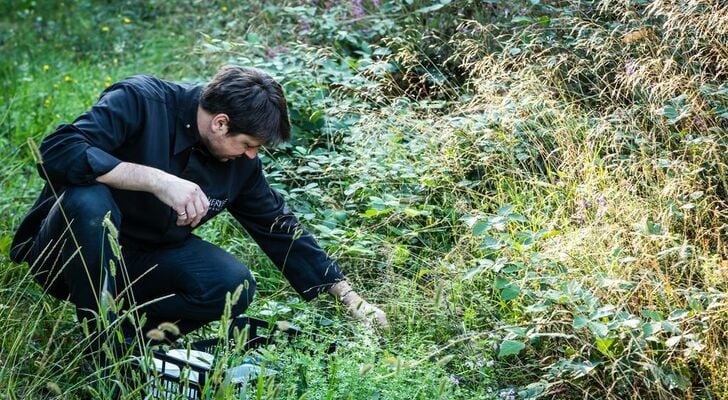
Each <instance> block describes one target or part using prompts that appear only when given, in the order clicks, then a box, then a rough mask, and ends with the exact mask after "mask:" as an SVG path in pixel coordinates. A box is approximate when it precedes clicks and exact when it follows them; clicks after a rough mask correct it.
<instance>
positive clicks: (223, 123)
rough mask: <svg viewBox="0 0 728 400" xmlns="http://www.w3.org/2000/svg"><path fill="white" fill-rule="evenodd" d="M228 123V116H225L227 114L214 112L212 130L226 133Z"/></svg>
mask: <svg viewBox="0 0 728 400" xmlns="http://www.w3.org/2000/svg"><path fill="white" fill-rule="evenodd" d="M229 123H230V118H229V117H228V116H227V114H223V113H220V114H216V115H215V116H214V117H212V131H213V132H215V133H218V134H219V133H222V134H227V132H228V124H229Z"/></svg>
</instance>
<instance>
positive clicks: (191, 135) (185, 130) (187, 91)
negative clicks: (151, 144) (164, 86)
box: [174, 85, 205, 155]
mask: <svg viewBox="0 0 728 400" xmlns="http://www.w3.org/2000/svg"><path fill="white" fill-rule="evenodd" d="M204 87H205V85H193V86H183V87H182V92H181V93H180V102H179V106H178V108H177V129H176V131H175V132H176V133H175V136H176V137H175V143H174V154H175V155H177V154H179V153H181V152H183V151H185V150H187V149H189V148H190V147H192V146H194V145H196V144H197V143H199V142H200V131H199V130H198V129H197V106H198V105H199V104H200V95H201V93H202V89H203V88H204Z"/></svg>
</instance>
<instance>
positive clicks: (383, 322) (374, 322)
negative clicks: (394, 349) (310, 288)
mask: <svg viewBox="0 0 728 400" xmlns="http://www.w3.org/2000/svg"><path fill="white" fill-rule="evenodd" d="M329 293H331V294H332V295H334V296H335V297H336V298H338V299H339V301H340V302H342V303H344V304H346V307H347V309H348V311H349V314H351V316H352V317H354V318H356V319H357V320H359V321H361V322H362V323H363V324H364V325H366V326H375V327H380V328H385V329H386V328H389V321H387V314H385V313H384V311H382V310H381V309H380V308H379V307H377V306H375V305H373V304H371V303H369V302H368V301H366V300H364V299H363V298H362V297H361V296H359V294H358V293H357V292H355V291H354V289H352V288H351V286H350V285H349V283H348V282H346V281H341V282H339V283H337V284H336V285H334V286H332V287H331V289H330V290H329Z"/></svg>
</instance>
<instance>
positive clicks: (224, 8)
mask: <svg viewBox="0 0 728 400" xmlns="http://www.w3.org/2000/svg"><path fill="white" fill-rule="evenodd" d="M227 10H228V8H227V6H222V7H220V11H222V12H227Z"/></svg>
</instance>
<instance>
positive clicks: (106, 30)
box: [101, 25, 109, 32]
mask: <svg viewBox="0 0 728 400" xmlns="http://www.w3.org/2000/svg"><path fill="white" fill-rule="evenodd" d="M108 31H109V27H108V26H106V25H104V26H102V27H101V32H108Z"/></svg>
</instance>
